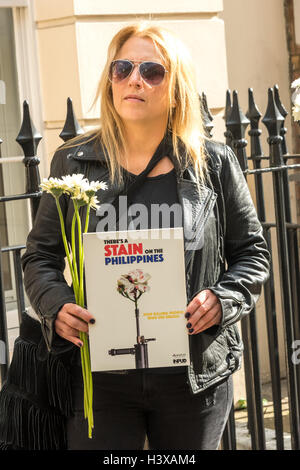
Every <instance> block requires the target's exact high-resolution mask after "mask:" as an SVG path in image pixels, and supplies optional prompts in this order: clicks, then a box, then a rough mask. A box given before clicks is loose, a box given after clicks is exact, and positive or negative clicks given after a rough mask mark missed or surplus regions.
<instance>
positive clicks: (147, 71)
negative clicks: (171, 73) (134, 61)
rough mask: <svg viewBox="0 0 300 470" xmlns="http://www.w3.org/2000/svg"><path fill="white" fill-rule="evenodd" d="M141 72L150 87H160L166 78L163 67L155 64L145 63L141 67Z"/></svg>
mask: <svg viewBox="0 0 300 470" xmlns="http://www.w3.org/2000/svg"><path fill="white" fill-rule="evenodd" d="M140 72H141V75H142V77H143V79H144V80H145V82H147V83H148V84H149V85H159V84H160V83H161V82H162V81H163V79H164V76H165V69H164V67H163V65H161V64H157V63H155V62H143V63H142V64H141V66H140Z"/></svg>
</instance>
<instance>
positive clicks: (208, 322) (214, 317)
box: [193, 306, 220, 334]
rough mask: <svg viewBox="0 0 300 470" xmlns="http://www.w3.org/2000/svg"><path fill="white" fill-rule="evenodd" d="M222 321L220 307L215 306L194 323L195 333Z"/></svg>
mask: <svg viewBox="0 0 300 470" xmlns="http://www.w3.org/2000/svg"><path fill="white" fill-rule="evenodd" d="M217 323H220V309H219V307H218V306H215V307H214V308H212V309H211V310H209V312H207V313H206V314H205V315H203V317H201V318H200V320H199V321H198V322H197V323H196V324H195V325H194V331H193V334H196V333H200V332H201V331H204V330H206V329H207V328H210V327H211V326H213V325H216V324H217Z"/></svg>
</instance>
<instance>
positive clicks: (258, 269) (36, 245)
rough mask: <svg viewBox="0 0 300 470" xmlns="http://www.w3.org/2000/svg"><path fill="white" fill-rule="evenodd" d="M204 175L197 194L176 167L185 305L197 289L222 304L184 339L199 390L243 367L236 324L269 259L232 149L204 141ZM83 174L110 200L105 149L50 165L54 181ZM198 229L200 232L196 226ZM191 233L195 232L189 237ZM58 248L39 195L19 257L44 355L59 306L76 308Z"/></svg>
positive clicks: (52, 217) (61, 153)
mask: <svg viewBox="0 0 300 470" xmlns="http://www.w3.org/2000/svg"><path fill="white" fill-rule="evenodd" d="M206 148H207V151H208V153H209V155H210V158H209V178H208V179H207V184H206V185H205V186H202V188H201V192H200V193H199V192H198V191H197V188H196V183H195V176H194V172H193V169H192V167H188V168H187V169H185V170H184V171H182V170H181V168H180V167H179V165H178V163H177V161H176V160H175V158H174V157H173V154H172V152H170V155H169V156H170V158H171V159H172V160H173V163H174V165H175V168H176V173H177V183H178V196H179V201H180V203H181V205H182V209H183V217H184V234H185V262H186V285H187V299H188V302H190V300H191V299H192V298H193V297H194V296H195V295H196V294H197V293H199V292H200V291H201V290H202V289H205V288H209V289H211V290H212V291H213V292H214V293H215V294H216V295H217V296H218V298H219V299H220V302H221V306H222V312H223V316H222V322H221V324H220V325H216V326H213V327H211V328H209V329H207V330H205V331H204V332H201V333H199V334H197V335H193V336H189V338H190V352H191V361H192V362H191V366H189V367H188V382H189V384H190V388H191V391H192V393H198V392H200V391H201V390H204V389H206V388H208V387H209V386H211V385H213V384H216V383H217V382H219V381H221V380H223V379H224V378H225V377H226V376H228V375H230V374H231V373H233V372H234V371H236V370H238V369H239V368H240V367H241V358H242V351H243V343H242V340H241V338H240V334H239V331H238V327H237V322H238V321H239V320H240V319H242V318H243V317H244V316H245V315H247V314H248V313H249V312H250V311H251V310H252V308H253V307H254V305H255V302H256V301H257V299H258V297H259V295H260V292H261V287H262V284H263V283H264V282H265V281H266V279H267V278H268V274H269V259H270V255H269V252H268V250H267V246H266V242H265V239H264V237H263V235H262V227H261V224H260V222H259V220H258V218H257V214H256V210H255V207H254V205H253V202H252V198H251V195H250V193H249V190H248V186H247V183H246V181H245V179H244V176H243V173H242V171H241V169H240V166H239V163H238V161H237V158H236V156H235V154H234V152H233V151H232V150H231V149H230V147H228V146H226V145H224V144H222V143H218V142H215V141H211V140H207V141H206ZM73 173H83V174H84V175H85V176H86V177H87V178H88V179H89V180H90V181H92V180H100V181H106V182H107V183H108V188H109V189H108V190H106V191H104V192H102V191H101V192H100V193H99V200H100V203H108V202H112V200H113V199H114V197H115V196H116V195H117V194H118V191H119V190H120V188H118V187H116V186H112V185H111V184H110V182H109V181H108V178H109V172H108V168H107V166H106V163H105V158H104V155H103V151H102V149H101V147H100V146H95V145H94V143H93V142H85V141H84V139H83V141H82V143H81V144H80V145H79V146H77V147H73V148H68V149H64V148H62V149H58V150H57V152H56V153H55V155H54V157H53V159H52V162H51V174H50V176H53V177H61V176H63V175H66V174H73ZM60 202H61V207H62V211H63V214H64V217H65V223H66V233H67V238H68V240H69V241H70V240H71V221H72V217H73V203H72V201H70V200H69V198H68V197H67V196H65V195H63V196H62V197H61V200H60ZM98 220H99V218H98V217H97V215H96V212H95V211H94V210H91V214H90V222H89V231H95V230H96V227H97V222H98ZM199 227H201V230H198V228H199ZM191 233H193V234H194V237H193V239H191V235H190V234H191ZM64 256H65V254H64V247H63V244H62V239H61V236H60V225H59V219H58V214H57V209H56V205H55V201H54V198H53V197H52V196H51V195H50V194H46V193H43V195H42V198H41V201H40V205H39V209H38V213H37V216H36V219H35V223H34V226H33V228H32V230H31V232H30V233H29V236H28V239H27V247H26V252H25V253H24V255H23V257H22V267H23V270H24V283H25V290H26V293H27V295H28V298H29V300H30V303H31V305H32V307H33V309H34V310H35V312H36V313H37V315H38V317H39V319H40V321H41V326H42V331H43V335H44V338H45V341H46V344H47V347H48V350H49V351H50V350H51V351H55V348H56V347H58V346H60V347H61V345H62V344H63V343H65V344H64V346H65V347H66V348H72V347H73V348H76V346H74V345H72V344H71V343H69V342H67V341H65V340H63V341H62V340H61V339H60V338H59V337H58V336H57V335H56V334H55V332H54V320H55V318H56V315H57V313H58V311H59V310H60V308H61V307H62V306H63V305H64V304H65V303H68V302H74V303H75V297H74V294H73V291H72V288H71V287H70V286H69V285H68V284H67V282H66V280H65V278H64V275H63V273H64V268H65V261H64Z"/></svg>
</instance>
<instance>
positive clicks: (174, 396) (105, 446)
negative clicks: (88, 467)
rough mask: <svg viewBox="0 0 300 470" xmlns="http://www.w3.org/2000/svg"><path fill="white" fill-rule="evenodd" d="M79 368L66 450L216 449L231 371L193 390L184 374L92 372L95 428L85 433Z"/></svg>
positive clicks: (229, 399)
mask: <svg viewBox="0 0 300 470" xmlns="http://www.w3.org/2000/svg"><path fill="white" fill-rule="evenodd" d="M81 384H82V379H81V376H80V374H77V375H76V376H75V377H74V379H73V404H74V411H75V413H74V416H72V417H71V418H69V420H68V424H67V437H68V449H69V450H75V449H79V450H125V449H126V450H137V449H143V448H144V443H145V437H146V435H147V437H148V442H149V449H150V450H156V449H165V450H167V449H173V450H175V449H176V450H182V449H184V450H188V449H192V450H204V449H207V450H215V449H217V448H218V447H219V444H220V440H221V438H222V434H223V431H224V428H225V425H226V422H227V419H228V415H229V412H230V409H231V405H232V400H233V386H232V376H229V378H227V379H225V380H223V381H222V382H221V383H219V384H217V386H212V387H210V388H209V389H207V390H206V391H204V392H202V393H199V394H196V395H193V394H192V393H191V391H190V389H189V385H188V383H187V375H186V374H185V373H179V374H168V375H163V374H149V373H145V371H142V370H134V371H130V372H129V373H128V374H124V375H121V374H111V373H101V372H97V373H93V384H94V402H93V408H94V429H93V438H92V439H89V438H88V431H87V421H86V420H85V419H84V416H83V389H82V385H81Z"/></svg>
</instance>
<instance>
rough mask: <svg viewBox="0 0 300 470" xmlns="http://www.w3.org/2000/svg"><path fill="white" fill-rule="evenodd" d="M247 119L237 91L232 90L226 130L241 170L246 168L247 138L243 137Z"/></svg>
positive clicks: (247, 123)
mask: <svg viewBox="0 0 300 470" xmlns="http://www.w3.org/2000/svg"><path fill="white" fill-rule="evenodd" d="M249 123H250V121H249V119H248V118H247V117H246V116H245V115H244V114H243V112H242V110H241V109H240V107H239V101H238V93H237V91H236V90H234V91H233V99H232V110H231V113H230V115H229V117H228V119H227V120H226V128H227V131H228V132H230V133H231V135H232V143H231V145H232V147H233V148H234V149H235V150H236V154H237V158H238V160H239V163H240V165H241V168H242V169H243V170H246V169H247V168H248V162H247V156H246V151H245V147H246V145H247V140H246V139H245V132H246V128H247V126H248V125H249Z"/></svg>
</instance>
